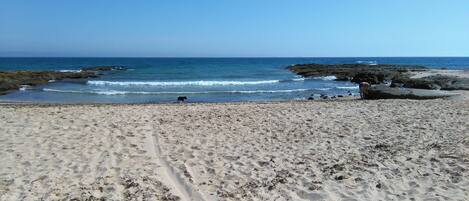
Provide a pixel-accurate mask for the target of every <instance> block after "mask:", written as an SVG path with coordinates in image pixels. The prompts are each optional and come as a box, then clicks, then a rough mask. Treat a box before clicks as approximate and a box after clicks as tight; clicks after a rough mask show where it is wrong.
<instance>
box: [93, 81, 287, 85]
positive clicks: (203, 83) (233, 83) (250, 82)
mask: <svg viewBox="0 0 469 201" xmlns="http://www.w3.org/2000/svg"><path fill="white" fill-rule="evenodd" d="M278 82H280V80H260V81H204V80H201V81H180V82H176V81H174V82H158V81H148V82H133V81H123V82H118V81H100V80H90V81H88V82H87V84H88V85H99V86H102V85H111V86H216V85H220V86H226V85H256V84H274V83H278Z"/></svg>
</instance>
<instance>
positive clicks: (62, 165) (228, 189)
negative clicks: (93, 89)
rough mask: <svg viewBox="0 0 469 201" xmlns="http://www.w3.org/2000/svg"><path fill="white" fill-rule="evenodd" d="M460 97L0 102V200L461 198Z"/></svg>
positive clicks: (466, 169) (468, 191)
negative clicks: (161, 102)
mask: <svg viewBox="0 0 469 201" xmlns="http://www.w3.org/2000/svg"><path fill="white" fill-rule="evenodd" d="M468 136H469V102H468V101H461V100H459V101H458V100H426V101H412V100H379V101H359V100H342V101H311V102H284V103H264V104H262V103H226V104H223V103H221V104H182V105H179V104H173V105H62V106H60V105H55V106H54V105H52V106H40V105H0V160H1V161H0V200H469V137H468Z"/></svg>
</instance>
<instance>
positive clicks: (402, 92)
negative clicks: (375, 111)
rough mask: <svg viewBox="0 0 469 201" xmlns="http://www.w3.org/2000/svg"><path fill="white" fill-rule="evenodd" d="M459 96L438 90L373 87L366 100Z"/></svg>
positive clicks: (366, 94)
mask: <svg viewBox="0 0 469 201" xmlns="http://www.w3.org/2000/svg"><path fill="white" fill-rule="evenodd" d="M456 95H457V94H453V93H448V92H445V91H438V90H426V89H409V88H393V87H388V86H385V85H375V86H371V87H370V88H369V89H368V91H367V92H366V93H365V97H364V98H365V99H436V98H447V97H451V96H456Z"/></svg>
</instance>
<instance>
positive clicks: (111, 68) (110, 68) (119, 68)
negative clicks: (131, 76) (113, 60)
mask: <svg viewBox="0 0 469 201" xmlns="http://www.w3.org/2000/svg"><path fill="white" fill-rule="evenodd" d="M81 70H84V71H125V70H127V67H125V66H92V67H85V68H82V69H81Z"/></svg>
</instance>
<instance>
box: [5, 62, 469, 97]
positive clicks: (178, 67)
mask: <svg viewBox="0 0 469 201" xmlns="http://www.w3.org/2000/svg"><path fill="white" fill-rule="evenodd" d="M303 63H320V64H343V63H378V64H409V65H423V66H427V67H429V68H447V69H469V58H465V57H455V58H449V57H422V58H417V57H415V58H397V57H395V58H387V57H386V58H377V57H373V58H363V57H361V58H0V71H11V70H53V71H74V70H79V69H80V68H82V67H92V66H102V65H119V66H126V67H127V68H128V70H127V71H112V72H108V73H105V74H104V75H103V76H101V77H99V78H95V79H90V80H88V81H57V82H50V83H49V84H46V85H41V86H35V87H33V88H27V89H23V90H19V91H16V92H13V93H9V94H7V95H3V96H0V101H8V102H39V103H169V102H175V101H176V99H177V97H178V96H187V97H188V102H242V101H286V100H303V99H306V98H308V97H310V96H311V95H313V94H314V95H315V96H319V95H320V94H327V95H331V96H332V95H340V94H348V92H351V93H353V94H357V93H358V86H357V85H356V84H353V83H350V82H343V81H334V80H333V79H334V77H320V78H309V79H305V78H301V77H299V76H297V75H295V74H293V73H291V72H290V71H289V70H287V69H286V67H287V66H289V65H291V64H303Z"/></svg>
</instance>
